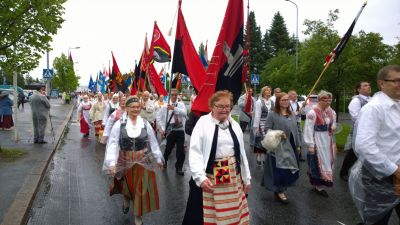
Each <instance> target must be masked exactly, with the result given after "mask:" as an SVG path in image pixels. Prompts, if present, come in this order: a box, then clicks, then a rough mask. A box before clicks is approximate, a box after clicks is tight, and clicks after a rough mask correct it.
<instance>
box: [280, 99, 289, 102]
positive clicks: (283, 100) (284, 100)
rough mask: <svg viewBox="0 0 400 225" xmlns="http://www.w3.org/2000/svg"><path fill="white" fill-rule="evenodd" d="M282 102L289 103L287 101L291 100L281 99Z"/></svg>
mask: <svg viewBox="0 0 400 225" xmlns="http://www.w3.org/2000/svg"><path fill="white" fill-rule="evenodd" d="M279 101H280V102H287V101H289V99H281V100H279Z"/></svg>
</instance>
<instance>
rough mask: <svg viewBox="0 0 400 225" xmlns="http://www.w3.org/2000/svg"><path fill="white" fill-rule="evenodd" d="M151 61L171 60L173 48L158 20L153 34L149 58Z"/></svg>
mask: <svg viewBox="0 0 400 225" xmlns="http://www.w3.org/2000/svg"><path fill="white" fill-rule="evenodd" d="M148 61H149V62H150V63H153V62H154V61H156V62H160V63H163V62H170V61H171V49H170V47H169V45H168V43H167V41H166V40H165V38H164V35H163V34H162V33H161V31H160V29H159V28H158V26H157V22H154V29H153V36H152V38H151V44H150V51H149V60H148Z"/></svg>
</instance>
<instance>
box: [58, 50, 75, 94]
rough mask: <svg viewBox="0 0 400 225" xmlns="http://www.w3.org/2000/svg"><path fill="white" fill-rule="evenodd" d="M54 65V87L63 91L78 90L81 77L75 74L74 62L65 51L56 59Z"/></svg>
mask: <svg viewBox="0 0 400 225" xmlns="http://www.w3.org/2000/svg"><path fill="white" fill-rule="evenodd" d="M53 67H54V70H55V72H54V77H53V87H54V88H58V89H59V90H60V91H61V92H64V91H65V92H69V91H74V90H76V88H77V87H78V86H79V82H78V81H79V77H78V76H76V74H75V71H74V66H73V63H72V62H71V61H70V60H69V59H67V57H66V56H65V55H64V53H63V54H61V56H60V57H56V58H55V59H54V62H53Z"/></svg>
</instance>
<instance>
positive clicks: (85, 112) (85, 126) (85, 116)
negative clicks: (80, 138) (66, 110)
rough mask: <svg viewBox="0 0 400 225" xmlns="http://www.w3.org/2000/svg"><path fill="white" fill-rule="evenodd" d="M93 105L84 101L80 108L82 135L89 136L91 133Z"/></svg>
mask: <svg viewBox="0 0 400 225" xmlns="http://www.w3.org/2000/svg"><path fill="white" fill-rule="evenodd" d="M92 106H93V104H92V103H91V102H90V101H88V102H84V101H82V102H81V103H80V104H79V106H78V116H79V118H80V125H81V133H82V134H85V135H88V134H89V131H90V127H91V126H92V125H91V120H90V109H91V108H92Z"/></svg>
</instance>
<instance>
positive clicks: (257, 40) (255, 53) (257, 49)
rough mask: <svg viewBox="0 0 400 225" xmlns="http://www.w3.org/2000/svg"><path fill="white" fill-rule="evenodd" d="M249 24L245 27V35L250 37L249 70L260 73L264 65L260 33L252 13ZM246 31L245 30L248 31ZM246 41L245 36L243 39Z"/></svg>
mask: <svg viewBox="0 0 400 225" xmlns="http://www.w3.org/2000/svg"><path fill="white" fill-rule="evenodd" d="M249 19H250V24H249V27H246V35H247V34H249V35H250V54H249V55H250V70H251V73H260V72H261V71H262V68H263V66H264V64H265V60H264V54H263V52H264V51H263V43H262V33H261V29H260V27H259V26H258V25H257V21H256V16H255V14H254V12H253V11H251V12H250V18H249ZM249 28H250V30H248V31H247V29H249ZM244 38H245V40H246V36H245V37H244Z"/></svg>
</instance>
